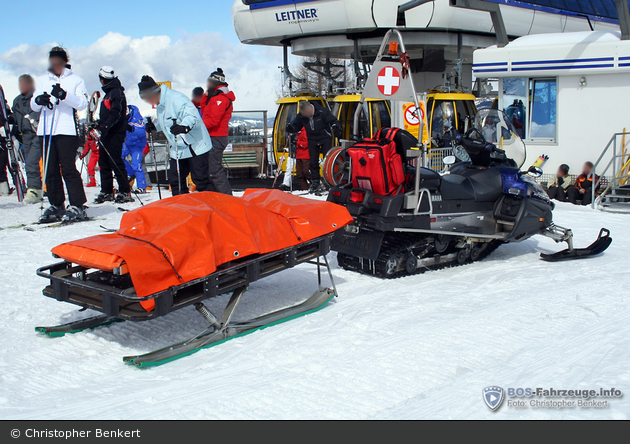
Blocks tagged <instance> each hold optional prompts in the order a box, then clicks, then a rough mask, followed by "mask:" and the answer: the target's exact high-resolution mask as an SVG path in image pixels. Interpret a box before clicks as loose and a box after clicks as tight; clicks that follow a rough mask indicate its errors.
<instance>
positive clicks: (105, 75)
mask: <svg viewBox="0 0 630 444" xmlns="http://www.w3.org/2000/svg"><path fill="white" fill-rule="evenodd" d="M98 76H99V77H100V78H101V79H105V80H112V79H115V78H116V76H115V75H114V68H112V67H111V66H107V65H106V66H103V67H102V68H101V69H100V70H99V71H98Z"/></svg>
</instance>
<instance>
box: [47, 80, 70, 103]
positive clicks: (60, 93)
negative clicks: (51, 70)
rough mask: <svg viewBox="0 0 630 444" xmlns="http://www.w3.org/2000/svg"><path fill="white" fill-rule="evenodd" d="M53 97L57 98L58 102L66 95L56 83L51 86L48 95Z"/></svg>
mask: <svg viewBox="0 0 630 444" xmlns="http://www.w3.org/2000/svg"><path fill="white" fill-rule="evenodd" d="M50 94H52V95H53V97H56V98H58V99H59V100H63V99H65V98H66V96H67V95H68V93H67V92H66V91H65V90H64V89H63V88H62V87H61V84H59V83H57V84H55V86H53V89H52V92H51V93H50Z"/></svg>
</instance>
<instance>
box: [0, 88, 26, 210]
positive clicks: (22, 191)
mask: <svg viewBox="0 0 630 444" xmlns="http://www.w3.org/2000/svg"><path fill="white" fill-rule="evenodd" d="M7 107H8V102H7V100H6V97H5V95H4V90H3V89H2V86H0V114H1V115H2V117H3V118H4V127H3V129H4V133H5V140H6V149H7V151H8V154H9V173H10V174H11V178H12V179H13V184H14V185H15V193H16V195H17V198H18V201H19V202H22V201H23V200H24V197H25V196H26V181H25V179H24V171H23V165H22V164H23V162H21V161H20V157H21V156H20V151H19V147H18V146H16V145H15V144H14V143H13V138H12V137H11V127H10V125H9V113H8V112H7ZM1 151H2V148H0V152H1ZM1 155H4V154H1Z"/></svg>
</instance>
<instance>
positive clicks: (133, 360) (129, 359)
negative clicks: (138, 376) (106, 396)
mask: <svg viewBox="0 0 630 444" xmlns="http://www.w3.org/2000/svg"><path fill="white" fill-rule="evenodd" d="M245 291H247V287H240V288H238V289H236V290H235V291H234V294H233V295H232V298H231V299H230V302H229V303H228V305H227V307H226V309H225V311H224V312H223V315H222V316H221V320H220V321H217V320H216V318H215V317H214V315H212V314H211V313H210V312H209V311H208V310H207V308H206V307H205V305H203V304H202V303H198V304H200V305H197V310H198V311H199V312H200V313H201V314H202V315H203V316H204V317H205V318H206V319H207V320H208V321H209V322H211V323H212V324H213V325H211V326H210V327H209V328H208V329H207V330H204V331H203V332H201V333H200V334H199V335H197V336H195V337H194V338H192V339H190V340H188V341H183V342H180V343H178V344H173V345H171V346H168V347H165V348H162V349H160V350H156V351H154V352H150V353H147V354H144V355H138V356H126V357H124V358H123V361H124V362H126V363H128V364H133V365H135V366H137V367H152V366H157V365H161V364H166V363H167V362H171V361H174V360H176V359H179V358H183V357H184V356H188V355H191V354H193V353H196V352H198V351H199V350H202V349H204V348H210V347H213V346H215V345H218V344H221V343H223V342H226V341H228V340H230V339H234V338H237V337H241V336H245V335H248V334H250V333H253V332H255V331H257V330H262V329H264V328H267V327H271V326H273V325H277V324H281V323H283V322H287V321H290V320H292V319H295V318H298V317H301V316H305V315H307V314H310V313H314V312H316V311H318V310H320V309H321V308H323V307H324V306H325V305H326V304H327V303H328V302H330V301H331V300H332V299H333V298H334V297H335V296H336V294H335V292H334V290H331V289H329V288H322V289H320V290H318V291H317V292H315V293H314V294H313V295H312V296H311V297H310V298H308V299H307V300H306V301H304V302H302V303H301V304H298V305H294V306H293V307H289V308H285V309H282V310H278V311H275V312H273V313H269V314H266V315H263V316H260V317H258V318H256V319H252V320H251V321H246V322H235V323H231V322H230V319H231V318H232V315H233V313H234V310H235V309H236V307H237V305H238V303H239V301H240V299H241V297H242V296H243V294H244V293H245Z"/></svg>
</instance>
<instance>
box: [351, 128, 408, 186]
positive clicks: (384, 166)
mask: <svg viewBox="0 0 630 444" xmlns="http://www.w3.org/2000/svg"><path fill="white" fill-rule="evenodd" d="M398 130H399V129H398V128H391V129H390V130H389V131H388V132H387V134H386V135H385V137H382V135H381V132H380V131H379V132H378V133H376V134H375V139H363V140H362V141H361V142H359V143H357V144H356V145H354V146H352V147H350V148H348V155H349V156H350V165H351V171H352V186H353V187H355V188H363V189H365V190H368V191H371V192H373V193H375V194H378V195H383V196H384V195H391V196H395V195H397V194H399V193H400V192H401V191H403V190H404V187H402V186H401V185H402V184H403V183H404V182H405V174H404V170H403V164H402V158H401V156H400V154H399V153H398V152H397V150H396V142H394V140H393V139H394V137H395V135H396V133H397V132H398Z"/></svg>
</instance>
